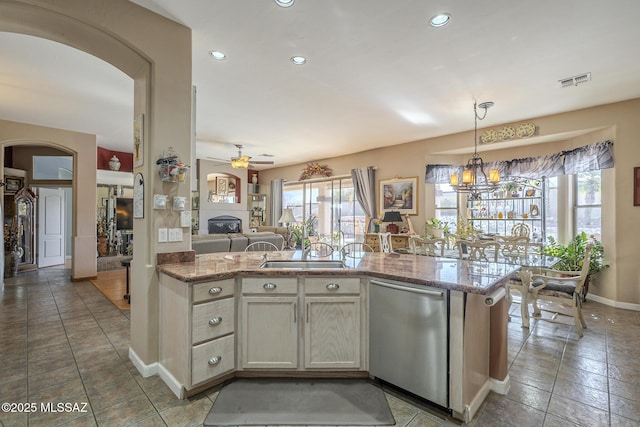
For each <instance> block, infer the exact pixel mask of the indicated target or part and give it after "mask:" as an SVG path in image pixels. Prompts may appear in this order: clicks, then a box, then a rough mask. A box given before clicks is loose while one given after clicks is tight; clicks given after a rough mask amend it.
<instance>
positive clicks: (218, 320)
mask: <svg viewBox="0 0 640 427" xmlns="http://www.w3.org/2000/svg"><path fill="white" fill-rule="evenodd" d="M221 322H222V317H220V316H218V317H214V318H213V319H209V326H216V325H219V324H220V323H221Z"/></svg>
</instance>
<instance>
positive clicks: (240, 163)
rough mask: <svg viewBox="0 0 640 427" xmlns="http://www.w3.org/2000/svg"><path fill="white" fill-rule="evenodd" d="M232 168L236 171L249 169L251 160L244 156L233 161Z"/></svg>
mask: <svg viewBox="0 0 640 427" xmlns="http://www.w3.org/2000/svg"><path fill="white" fill-rule="evenodd" d="M231 167H232V168H235V169H247V168H248V167H249V159H247V158H245V157H244V156H243V157H239V158H237V159H231Z"/></svg>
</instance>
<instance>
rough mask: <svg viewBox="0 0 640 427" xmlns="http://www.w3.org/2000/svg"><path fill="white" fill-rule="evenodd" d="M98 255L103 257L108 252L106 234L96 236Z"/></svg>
mask: <svg viewBox="0 0 640 427" xmlns="http://www.w3.org/2000/svg"><path fill="white" fill-rule="evenodd" d="M97 248H98V256H100V257H103V256H107V253H108V252H109V245H108V244H107V236H99V237H98V245H97Z"/></svg>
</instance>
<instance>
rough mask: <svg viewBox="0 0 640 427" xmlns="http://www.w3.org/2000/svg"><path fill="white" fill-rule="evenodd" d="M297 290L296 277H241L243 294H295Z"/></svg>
mask: <svg viewBox="0 0 640 427" xmlns="http://www.w3.org/2000/svg"><path fill="white" fill-rule="evenodd" d="M297 292H298V279H297V278H296V277H287V278H282V277H269V276H265V277H246V278H244V279H242V293H243V294H260V295H270V294H295V293H297Z"/></svg>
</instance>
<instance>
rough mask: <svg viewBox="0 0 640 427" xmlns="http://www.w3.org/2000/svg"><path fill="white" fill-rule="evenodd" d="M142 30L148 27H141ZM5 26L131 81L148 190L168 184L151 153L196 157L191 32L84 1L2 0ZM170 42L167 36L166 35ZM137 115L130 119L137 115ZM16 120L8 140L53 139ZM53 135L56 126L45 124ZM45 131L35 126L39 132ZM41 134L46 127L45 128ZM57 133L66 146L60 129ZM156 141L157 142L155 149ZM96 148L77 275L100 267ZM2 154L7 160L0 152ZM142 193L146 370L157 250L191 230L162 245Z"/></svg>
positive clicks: (5, 133)
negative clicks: (94, 60) (82, 55)
mask: <svg viewBox="0 0 640 427" xmlns="http://www.w3.org/2000/svg"><path fill="white" fill-rule="evenodd" d="M142 29H144V31H142ZM0 31H6V32H14V33H19V34H28V35H32V36H36V37H41V38H45V39H49V40H53V41H57V42H60V43H64V44H67V45H69V46H72V47H74V48H77V49H79V50H82V51H84V52H86V53H89V54H91V55H94V56H96V57H99V58H101V59H102V60H104V61H106V62H108V63H110V64H112V65H113V66H115V67H116V68H118V69H120V70H121V71H123V72H124V73H126V74H127V75H129V76H130V77H132V78H133V80H134V117H137V116H140V115H143V116H144V141H143V143H144V147H145V151H144V152H145V155H146V156H147V157H146V159H145V161H144V162H143V164H142V165H140V166H138V167H137V168H136V170H135V171H134V172H136V173H141V174H144V176H145V187H146V189H145V194H154V192H158V193H160V192H163V193H164V192H165V191H163V187H162V186H163V184H162V182H161V181H160V180H159V177H158V176H157V171H156V170H155V162H154V161H153V157H154V156H157V155H158V154H159V153H161V152H162V150H164V149H165V148H166V147H168V146H172V147H173V148H174V149H175V150H176V151H178V152H179V153H180V155H181V157H183V158H191V138H192V135H191V95H192V87H191V31H190V30H189V29H188V28H186V27H184V26H182V25H180V24H177V23H175V22H172V21H169V20H167V19H166V18H163V17H161V16H159V15H156V14H155V13H153V12H151V11H149V10H147V9H144V8H142V7H140V6H137V5H135V4H133V3H130V2H125V1H118V2H105V1H100V0H86V1H84V2H83V3H82V7H78V3H77V1H74V0H36V1H29V2H26V1H18V0H0ZM168 41H170V42H168ZM132 121H133V118H132ZM20 125H21V124H16V123H14V126H10V127H9V128H8V129H4V127H3V129H2V130H0V141H5V140H8V139H12V140H18V141H19V140H24V139H29V140H31V139H40V140H51V138H50V137H48V136H41V137H37V136H36V135H29V136H28V137H26V136H25V134H24V133H20V132H24V131H25V129H24V127H21V126H20ZM47 130H48V132H47V133H51V134H56V132H58V131H59V130H57V129H50V128H47ZM38 132H40V131H36V132H35V133H36V134H38ZM40 134H42V132H40ZM59 136H60V138H59V139H56V138H54V140H55V141H56V142H59V143H61V144H62V145H63V146H67V147H68V143H69V141H74V138H73V137H71V138H69V139H66V140H65V139H64V138H63V137H62V135H59ZM156 147H157V148H156ZM92 149H93V150H94V151H93V155H92V156H91V155H88V156H87V157H84V156H83V155H82V154H80V153H79V154H78V156H77V164H76V165H75V166H77V167H76V168H75V169H76V171H74V178H75V181H76V187H75V188H74V193H75V194H76V196H77V197H76V198H75V202H74V207H73V209H74V215H75V218H76V219H77V221H75V227H74V228H75V229H74V233H73V239H74V242H73V248H74V250H73V258H74V260H75V262H74V267H73V271H72V276H73V279H78V280H81V279H86V278H89V277H93V276H95V274H96V259H95V241H96V232H95V210H96V209H95V202H94V200H95V188H96V177H95V141H94V142H93V145H92ZM0 160H4V159H0ZM172 191H173V192H174V194H175V195H181V196H185V197H187V196H188V195H190V188H189V186H188V185H186V186H180V187H176V188H173V189H172ZM150 199H151V198H150V197H145V199H144V201H143V203H144V211H145V213H146V215H145V217H144V218H141V219H137V220H134V233H135V235H136V236H140V238H136V248H135V250H134V260H133V263H132V268H131V276H132V289H131V292H132V295H133V300H134V301H135V304H132V308H131V340H130V342H131V349H130V355H131V358H132V360H133V361H134V363H135V364H136V366H137V367H138V369H140V370H141V371H142V372H143V374H145V375H148V374H152V373H154V363H155V362H156V361H157V360H158V353H157V348H158V295H157V283H158V277H157V274H156V273H155V264H156V260H155V258H156V254H157V253H158V252H167V251H168V250H167V249H170V250H174V251H175V250H185V249H189V248H190V246H191V241H190V234H186V236H187V238H185V239H183V242H181V243H176V244H173V245H172V246H171V248H163V247H162V246H159V245H158V244H157V243H156V241H155V239H154V236H155V233H154V230H155V228H156V227H157V226H161V225H162V226H165V227H166V226H174V225H173V224H168V225H167V224H165V220H164V219H163V218H157V217H156V216H155V215H154V212H153V209H152V205H151V203H150Z"/></svg>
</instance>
